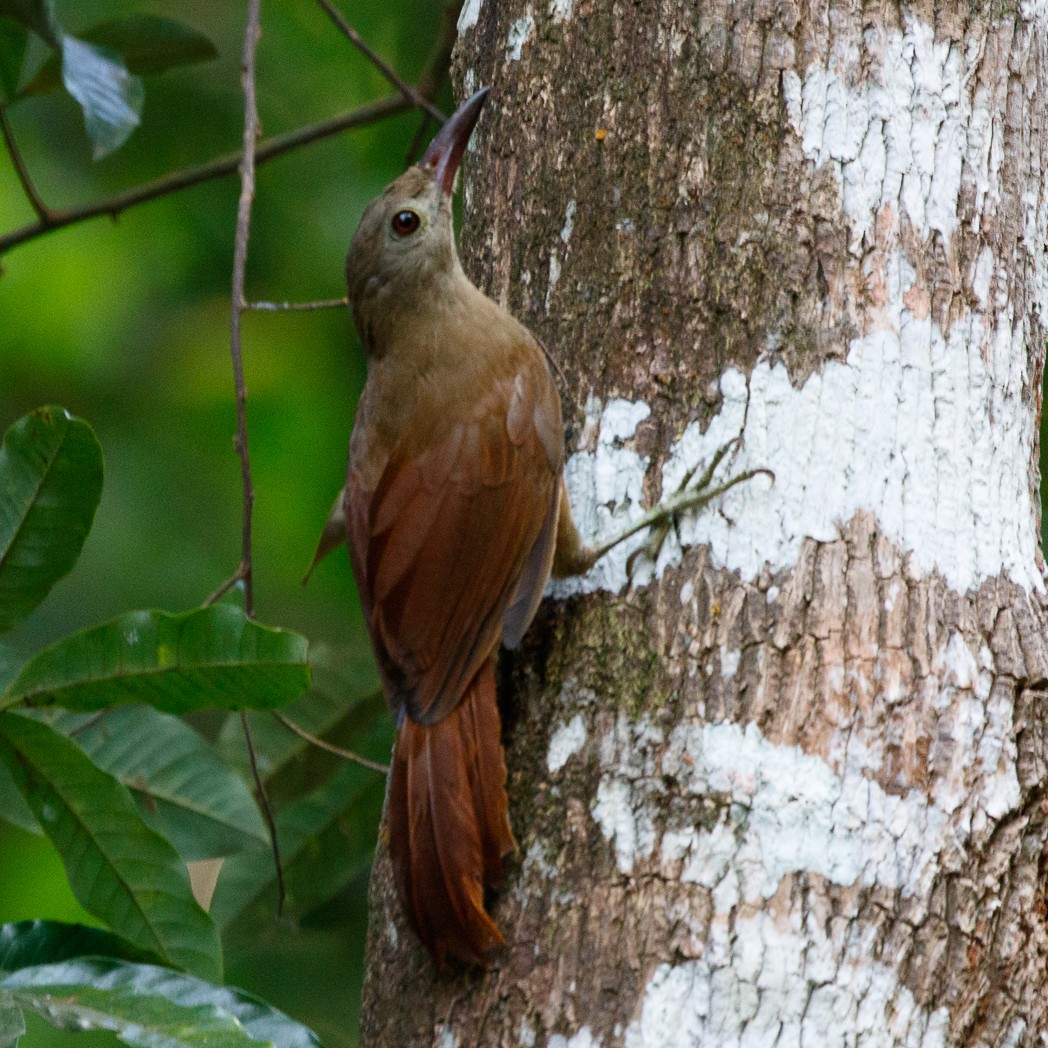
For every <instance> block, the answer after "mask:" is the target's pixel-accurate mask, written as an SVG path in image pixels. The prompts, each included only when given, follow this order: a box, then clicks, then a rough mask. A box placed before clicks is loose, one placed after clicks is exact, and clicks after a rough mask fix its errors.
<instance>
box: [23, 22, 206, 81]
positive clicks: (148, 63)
mask: <svg viewBox="0 0 1048 1048" xmlns="http://www.w3.org/2000/svg"><path fill="white" fill-rule="evenodd" d="M77 37H78V38H79V39H80V40H83V41H86V42H87V43H89V44H95V45H97V46H98V47H102V48H105V49H107V50H109V51H114V52H116V53H117V54H119V55H120V56H121V57H122V58H123V59H124V63H125V65H126V66H127V70H128V72H130V73H137V74H138V75H139V76H150V75H153V74H156V73H163V72H164V71H165V70H167V69H171V68H173V67H175V66H184V65H194V64H196V63H198V62H210V61H211V60H212V59H214V58H217V57H218V50H217V49H216V48H215V45H214V44H213V43H211V41H210V40H209V39H208V38H207V37H206V36H204V34H203V33H198V32H197V31H196V30H195V29H192V28H191V27H190V26H187V25H184V24H183V23H182V22H176V21H174V20H173V19H171V18H161V17H159V16H157V15H128V16H127V17H126V18H114V19H111V20H109V21H106V22H100V23H99V24H98V25H93V26H91V27H90V28H89V29H84V30H82V31H80V32H78V33H77ZM61 86H62V73H61V66H60V63H59V60H58V56H57V55H55V54H52V55H50V56H49V57H48V59H47V61H46V62H45V63H44V64H43V65H42V66H41V67H40V69H39V70H38V71H37V73H36V75H35V76H34V77H33V79H32V80H30V81H29V83H28V84H26V85H25V87H24V88H23V89H22V92H21V97H25V96H27V95H38V94H43V93H44V92H46V91H54V90H56V89H57V88H59V87H61Z"/></svg>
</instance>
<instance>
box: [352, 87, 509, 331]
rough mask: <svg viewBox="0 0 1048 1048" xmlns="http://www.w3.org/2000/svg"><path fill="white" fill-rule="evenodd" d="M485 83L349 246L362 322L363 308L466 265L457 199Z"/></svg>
mask: <svg viewBox="0 0 1048 1048" xmlns="http://www.w3.org/2000/svg"><path fill="white" fill-rule="evenodd" d="M488 90H489V89H488V88H486V87H483V88H481V89H480V90H479V91H478V92H477V93H476V94H475V95H473V97H472V98H470V99H468V100H467V101H466V102H464V103H463V104H462V105H461V106H459V108H458V109H457V110H456V111H455V113H454V115H453V116H451V117H450V118H449V119H448V121H447V122H446V123H445V124H444V126H443V127H442V128H441V129H440V131H438V132H437V135H436V137H435V138H434V139H433V141H432V142H431V143H430V145H429V148H428V149H427V150H426V152H425V155H424V156H423V157H422V159H421V160H420V161H419V162H418V164H417V165H415V166H413V167H410V168H408V170H407V171H405V172H404V174H402V175H401V176H400V177H399V178H398V179H396V180H395V181H393V182H390V184H389V185H388V186H386V188H385V189H384V190H383V191H382V193H381V194H380V195H379V196H377V197H375V199H374V200H372V201H371V203H370V204H368V206H367V207H366V208H365V209H364V214H363V215H362V216H361V219H360V225H358V226H357V231H356V233H354V234H353V240H352V242H351V243H350V245H349V255H348V257H347V259H346V280H347V283H348V286H349V300H350V304H351V305H352V307H353V314H354V317H355V318H356V320H357V326H358V328H360V329H361V336H362V337H364V340H365V343H366V342H367V341H368V339H367V337H366V335H365V330H364V326H363V321H364V319H365V318H364V317H362V316H361V312H362V311H364V312H370V311H371V309H373V308H377V309H383V308H384V300H387V299H391V298H395V297H397V296H401V295H411V294H413V293H417V292H418V291H419V290H423V289H424V287H425V284H426V283H427V282H428V281H430V280H432V279H433V278H434V277H438V276H440V275H441V274H445V273H451V272H453V271H454V270H456V269H458V268H459V265H458V255H457V253H456V251H455V237H454V230H453V228H452V211H451V198H452V194H453V192H454V188H455V176H456V175H457V174H458V169H459V165H460V164H461V162H462V155H463V153H465V151H466V145H467V143H468V142H469V137H470V135H471V134H472V132H473V127H474V125H475V124H476V122H477V119H478V117H479V116H480V110H481V107H482V106H483V105H484V100H485V99H486V98H487V95H488Z"/></svg>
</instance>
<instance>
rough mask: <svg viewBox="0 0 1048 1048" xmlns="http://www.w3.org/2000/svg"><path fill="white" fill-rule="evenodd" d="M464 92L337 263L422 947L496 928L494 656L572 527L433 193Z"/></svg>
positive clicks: (545, 443)
mask: <svg viewBox="0 0 1048 1048" xmlns="http://www.w3.org/2000/svg"><path fill="white" fill-rule="evenodd" d="M482 102H483V93H478V95H477V96H474V98H473V99H471V100H470V101H469V102H467V103H466V104H465V105H464V106H463V107H462V108H461V109H460V110H459V111H458V112H457V113H456V114H455V116H453V117H452V118H451V120H450V121H449V122H448V124H446V125H445V127H444V128H443V129H442V131H441V132H440V133H439V134H438V135H437V138H436V139H435V140H434V142H433V144H432V145H431V146H430V148H429V150H428V151H427V153H426V156H425V157H424V158H423V160H422V162H421V163H420V164H419V165H418V166H417V167H413V168H411V169H410V170H408V171H407V172H405V174H403V175H402V176H401V177H400V178H398V179H397V180H396V181H395V182H393V183H392V184H390V185H389V186H388V187H387V188H386V190H385V191H384V192H383V193H382V195H381V196H379V197H378V198H376V199H375V200H373V201H372V202H371V204H370V205H369V206H368V208H367V209H366V211H365V213H364V215H363V217H362V219H361V222H360V226H359V228H358V230H357V232H356V235H355V236H354V238H353V242H352V245H351V247H350V252H349V258H348V261H347V277H348V284H349V295H350V303H351V306H352V310H353V317H354V321H355V323H356V326H357V330H358V332H359V334H360V337H361V340H362V341H363V343H364V346H365V349H366V351H367V354H368V378H367V383H366V385H365V387H364V392H363V394H362V396H361V400H360V405H359V407H358V409H357V418H356V423H355V425H354V428H353V437H352V441H351V444H350V462H349V475H348V483H347V487H346V495H345V504H344V507H343V510H344V514H345V521H346V529H347V533H348V537H349V545H350V552H351V557H352V561H353V569H354V572H355V574H356V578H357V583H358V587H359V590H360V595H361V600H362V602H363V606H364V610H365V614H366V617H367V621H368V627H369V630H370V634H371V640H372V644H373V646H374V649H375V654H376V657H377V660H378V664H379V667H380V670H381V674H382V680H383V684H384V688H385V692H386V696H387V699H388V700H389V703H390V706H391V708H392V710H393V713H394V716H395V717H396V720H397V741H396V745H395V749H394V755H393V766H392V772H391V778H390V786H389V795H388V805H387V810H388V828H389V837H390V855H391V857H392V861H393V869H394V873H395V876H396V881H397V887H398V890H399V893H400V898H401V902H402V904H403V906H404V910H405V913H406V914H407V916H408V918H409V920H410V922H411V924H412V926H413V927H414V929H415V931H416V932H417V933H418V935H419V937H420V938H421V939H422V941H423V942H424V943H425V944H426V946H427V947H428V948H429V949H430V951H431V952H432V954H433V955H434V957H435V959H436V960H437V962H438V964H439V963H442V962H443V959H444V956H445V955H451V956H455V957H458V958H461V959H463V960H466V961H471V962H479V961H481V960H482V959H483V957H484V954H485V953H486V952H487V951H488V950H489V949H491V948H492V947H493V946H495V945H497V944H499V943H501V942H502V941H503V940H502V936H501V935H500V933H499V931H498V929H497V928H496V926H495V924H494V923H493V922H492V920H491V918H490V917H489V916H488V914H487V912H486V910H485V908H484V888H485V886H487V885H493V884H496V883H498V881H499V880H500V879H501V876H502V858H503V856H504V855H505V853H506V852H507V851H509V850H511V849H512V847H513V836H512V834H511V832H510V828H509V821H508V817H507V801H506V790H505V780H506V768H505V763H504V760H503V753H502V745H501V741H500V737H499V734H500V729H499V714H498V707H497V704H496V696H495V671H494V660H495V655H496V652H497V650H498V647H499V644H500V643H506V644H508V645H509V646H515V645H517V644H518V643H519V642H520V640H521V637H522V636H523V634H524V631H525V630H526V629H527V626H528V624H529V623H530V621H531V619H532V616H533V615H534V613H535V609H536V607H537V606H538V602H539V600H540V599H541V596H542V591H543V588H544V586H545V584H546V580H547V579H548V577H549V574H550V569H551V566H552V563H553V557H554V549H555V545H556V541H557V534H558V530H560V531H561V532H562V533H563V532H564V529H565V527H566V526H567V527H569V528H570V532H571V534H572V535H574V534H575V533H574V528H573V526H571V525H570V521H569V522H568V524H567V525H565V524H564V522H563V521H561V522H560V525H559V528H558V517H559V514H560V506H561V502H562V481H561V470H562V467H563V460H564V435H563V424H562V422H561V413H560V402H559V399H558V396H557V392H556V389H555V388H554V385H553V381H552V379H551V377H550V373H549V369H548V367H547V364H546V359H545V355H544V353H543V350H542V348H541V346H540V345H539V343H538V342H537V341H536V339H535V338H534V337H533V336H532V335H531V334H530V333H529V332H528V331H527V329H526V328H524V327H523V326H522V325H521V324H519V323H518V322H517V321H516V320H514V319H513V317H511V316H510V315H509V314H508V313H507V312H506V311H505V310H503V309H501V308H500V307H499V306H497V305H496V304H495V303H494V302H492V301H491V300H490V299H488V298H487V297H485V296H484V295H483V294H481V292H480V291H478V290H477V289H476V288H475V287H474V286H473V285H472V284H471V283H470V281H469V279H468V278H467V277H466V275H465V273H464V272H463V271H462V267H461V265H460V264H459V260H458V255H457V252H456V250H455V242H454V236H453V230H452V216H451V191H452V187H453V184H454V177H455V171H456V169H457V166H458V163H459V159H460V157H461V155H462V152H463V150H464V148H465V145H466V142H467V140H468V138H469V135H470V132H471V130H472V127H473V124H474V123H475V121H476V118H477V115H478V113H479V110H480V106H481V104H482ZM576 540H577V536H576ZM576 544H577V542H576Z"/></svg>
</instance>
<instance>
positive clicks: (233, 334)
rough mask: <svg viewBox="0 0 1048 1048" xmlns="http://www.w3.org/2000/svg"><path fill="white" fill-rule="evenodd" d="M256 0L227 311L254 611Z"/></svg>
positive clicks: (247, 581) (248, 607) (246, 576)
mask: <svg viewBox="0 0 1048 1048" xmlns="http://www.w3.org/2000/svg"><path fill="white" fill-rule="evenodd" d="M260 4H261V0H248V19H247V29H246V31H245V33H244V61H243V66H242V68H241V71H240V82H241V85H242V86H243V90H244V143H243V150H242V156H243V160H242V161H241V164H240V203H239V204H238V206H237V228H236V240H235V242H234V246H233V290H232V299H233V304H232V309H231V310H230V315H229V354H230V356H231V357H232V360H233V381H234V383H235V385H236V406H237V432H236V437H235V438H234V439H233V445H234V447H235V448H236V451H237V454H238V455H239V456H240V478H241V481H242V485H243V492H244V521H243V529H242V531H241V542H240V573H241V577H242V579H243V582H244V610H245V611H246V612H247V614H248V616H253V615H254V613H255V594H254V574H253V571H252V566H251V519H252V511H253V508H254V504H255V489H254V485H253V484H252V482H251V455H250V453H249V451H248V444H247V387H246V386H245V384H244V356H243V352H242V348H241V338H240V318H241V317H242V316H243V313H244V308H245V301H244V274H245V271H246V269H247V242H248V235H249V232H250V228H251V205H252V203H253V202H254V199H255V145H256V140H257V138H258V108H257V106H256V104H255V48H256V46H257V44H258V37H259V33H260V29H259V13H260V12H259V7H260Z"/></svg>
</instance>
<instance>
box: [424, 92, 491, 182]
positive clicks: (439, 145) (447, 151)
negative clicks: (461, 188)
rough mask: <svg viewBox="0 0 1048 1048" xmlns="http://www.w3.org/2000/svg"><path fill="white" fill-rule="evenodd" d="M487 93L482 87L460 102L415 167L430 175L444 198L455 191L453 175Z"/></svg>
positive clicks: (456, 170)
mask: <svg viewBox="0 0 1048 1048" xmlns="http://www.w3.org/2000/svg"><path fill="white" fill-rule="evenodd" d="M490 90H491V88H490V87H482V88H481V89H480V90H479V91H478V92H477V93H476V94H475V95H473V97H472V98H468V99H467V100H466V101H465V102H463V103H462V105H460V106H459V107H458V109H456V110H455V112H454V113H453V114H452V115H451V116H450V117H449V118H448V121H447V123H445V124H444V126H443V127H442V128H441V129H440V130H439V131H438V132H437V135H436V137H435V138H434V139H433V141H432V142H430V144H429V149H427V150H426V153H425V156H423V158H422V159H421V160H420V161H419V164H418V166H419V167H421V168H422V170H423V171H430V172H432V174H433V179H434V181H435V182H436V183H437V185H438V186H439V187H440V189H441V191H442V192H443V193H444V195H445V196H451V192H452V190H453V189H454V187H455V175H456V174H458V169H459V164H461V163H462V154H463V153H465V152H466V145H467V144H468V143H469V136H470V135H471V134H473V128H474V126H475V125H476V123H477V120H478V119H479V118H480V111H481V109H482V108H483V107H484V100H485V99H486V98H487V97H488V92H489V91H490ZM438 199H439V198H438Z"/></svg>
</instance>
